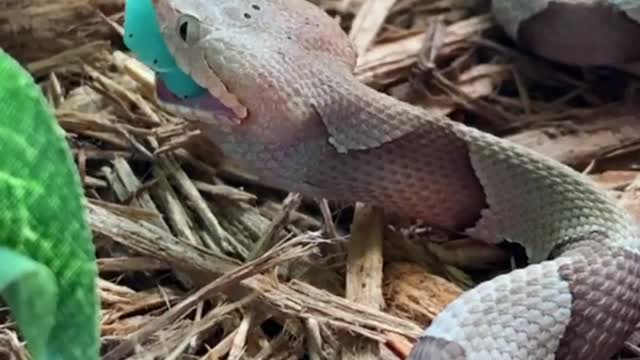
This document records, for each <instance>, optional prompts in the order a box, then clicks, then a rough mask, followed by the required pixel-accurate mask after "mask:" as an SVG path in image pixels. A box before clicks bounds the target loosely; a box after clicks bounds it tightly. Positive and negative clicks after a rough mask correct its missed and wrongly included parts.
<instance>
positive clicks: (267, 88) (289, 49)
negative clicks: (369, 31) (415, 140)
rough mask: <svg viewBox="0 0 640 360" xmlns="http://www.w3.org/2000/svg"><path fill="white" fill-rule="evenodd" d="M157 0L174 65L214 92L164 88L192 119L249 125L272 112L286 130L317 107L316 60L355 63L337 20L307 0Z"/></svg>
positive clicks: (162, 93) (162, 95)
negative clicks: (187, 95) (176, 93)
mask: <svg viewBox="0 0 640 360" xmlns="http://www.w3.org/2000/svg"><path fill="white" fill-rule="evenodd" d="M153 2H154V6H155V8H156V12H157V16H158V23H159V25H160V28H161V32H162V34H163V37H164V39H165V42H166V44H167V47H168V48H169V51H170V52H171V53H172V55H173V56H174V57H175V60H176V63H177V64H178V66H179V67H180V68H181V69H182V70H183V71H185V72H186V73H188V74H189V75H190V76H191V77H192V78H193V79H194V80H195V81H196V82H197V83H198V84H199V85H200V86H202V87H205V88H207V89H208V91H209V94H207V95H206V96H203V97H201V98H198V99H188V100H184V99H178V98H175V97H172V96H171V94H170V92H169V91H167V89H158V97H159V99H160V101H161V102H163V103H164V105H167V106H168V107H170V108H171V109H172V110H174V111H176V112H178V113H179V114H180V115H182V116H184V117H186V118H188V119H191V120H197V121H200V122H204V123H209V124H215V125H221V124H223V125H228V124H235V125H242V126H251V124H256V123H257V122H258V120H260V119H266V118H268V119H269V120H277V122H278V124H277V126H278V130H282V129H283V127H286V123H290V124H291V123H293V122H295V121H300V119H305V118H307V117H308V116H310V113H312V111H313V109H312V107H311V106H308V104H307V103H305V99H310V98H312V94H311V93H310V92H311V91H312V90H313V89H312V88H313V86H314V84H311V83H309V82H308V81H318V80H315V79H316V78H317V76H315V77H314V76H305V75H310V74H313V75H316V74H317V72H321V71H324V70H325V69H322V68H321V67H320V66H318V65H317V64H320V63H321V62H319V61H317V59H318V58H326V59H327V60H328V61H326V63H333V64H336V63H338V64H340V65H341V66H342V67H343V68H344V69H348V70H349V71H350V70H352V69H353V67H354V66H355V54H354V51H353V49H352V47H351V43H350V41H349V40H348V38H347V36H346V34H345V33H344V32H343V31H342V29H341V28H340V27H339V25H338V24H337V22H336V21H334V20H333V19H331V18H330V17H329V16H327V14H326V13H324V12H323V11H322V10H320V9H319V8H317V7H316V6H314V5H312V4H310V3H308V2H307V1H305V0H215V1H210V0H154V1H153ZM305 81H307V82H305ZM220 119H223V121H221V120H220ZM225 120H231V121H225ZM287 120H290V121H287ZM267 122H268V121H267ZM261 123H263V124H262V126H263V127H264V125H265V124H264V123H265V121H261Z"/></svg>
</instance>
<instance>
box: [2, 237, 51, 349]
mask: <svg viewBox="0 0 640 360" xmlns="http://www.w3.org/2000/svg"><path fill="white" fill-rule="evenodd" d="M0 294H1V295H2V297H3V298H4V299H5V300H6V302H7V303H8V304H9V306H10V307H11V309H12V314H13V317H14V318H15V319H16V321H17V322H18V324H20V329H21V331H22V334H23V336H24V338H25V339H26V340H27V348H28V349H29V351H30V352H31V354H32V356H33V357H34V358H35V359H40V358H42V357H43V354H44V351H45V348H46V344H47V339H48V338H49V332H50V331H51V328H52V327H53V325H54V324H55V320H56V316H55V311H56V305H57V300H58V289H57V286H56V279H55V277H54V276H53V273H52V272H51V270H49V269H48V268H47V267H46V266H44V265H42V264H40V263H37V262H35V261H33V260H32V259H30V258H28V257H26V256H23V255H21V254H18V253H17V252H15V251H12V250H9V249H6V248H0Z"/></svg>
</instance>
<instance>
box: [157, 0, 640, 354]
mask: <svg viewBox="0 0 640 360" xmlns="http://www.w3.org/2000/svg"><path fill="white" fill-rule="evenodd" d="M638 4H639V2H638V1H623V0H616V1H614V0H609V1H604V0H564V1H541V0H532V1H506V0H503V1H494V2H493V4H492V13H493V15H494V18H495V19H496V21H497V22H498V23H499V24H500V25H501V26H502V28H503V29H504V31H505V33H506V34H508V35H509V36H511V37H512V38H513V40H515V41H516V42H517V43H518V44H519V45H521V46H522V48H523V49H527V50H528V51H530V52H531V53H532V54H535V55H538V56H541V57H544V58H547V59H549V60H550V61H556V62H564V63H569V64H578V65H611V64H619V63H630V62H633V61H635V60H637V57H638V56H639V55H640V48H638V47H637V46H632V45H631V41H632V40H635V39H637V38H638V36H636V35H639V34H640V33H639V31H640V25H638V23H637V20H638V12H637V8H638V6H639V5H638ZM153 6H154V7H155V10H156V13H157V14H156V16H157V20H158V24H159V25H158V26H159V27H160V31H161V33H162V38H163V39H164V41H165V43H166V46H167V48H168V49H169V51H170V53H171V55H172V56H173V57H174V58H175V62H176V64H177V67H178V68H180V69H182V70H183V71H184V72H185V73H186V74H188V75H189V76H190V77H191V78H192V79H193V80H194V81H195V82H196V83H197V84H198V85H199V86H201V87H202V88H204V89H206V92H205V93H204V94H201V95H199V96H197V97H180V96H176V95H175V94H173V93H172V92H171V89H170V88H169V87H168V86H167V85H166V84H164V83H163V81H162V79H158V81H157V83H156V97H157V99H158V100H159V103H160V104H162V107H163V108H165V109H166V110H169V111H172V112H174V113H176V114H178V115H180V116H182V117H183V118H185V119H187V120H188V121H191V122H193V123H194V124H197V126H198V127H199V129H200V130H201V132H202V134H204V135H205V136H207V137H208V138H210V139H211V140H212V141H213V142H215V143H216V144H217V145H218V146H219V147H220V148H221V149H222V150H223V152H224V153H225V154H226V155H227V156H229V157H230V158H233V159H235V160H237V161H240V162H242V163H243V164H244V165H245V166H247V167H249V168H250V169H251V170H252V171H253V172H254V173H255V174H256V175H258V176H259V177H260V179H261V180H262V181H264V182H265V183H266V184H269V185H272V186H274V187H278V188H281V189H285V190H288V191H292V192H298V193H301V194H303V195H305V196H309V197H314V198H325V199H329V200H338V201H341V202H343V203H344V202H363V203H367V204H371V205H374V206H379V207H382V208H384V210H385V212H388V213H390V214H394V215H398V216H401V217H405V218H408V219H417V220H421V221H424V222H425V223H427V224H431V225H433V226H437V227H439V228H443V229H448V230H451V231H455V232H457V233H460V234H465V235H466V236H469V237H471V238H474V239H478V240H481V241H484V242H487V243H490V244H497V243H501V242H512V243H517V244H519V245H520V246H522V247H523V248H524V249H525V251H526V256H527V260H528V265H527V266H525V267H522V268H518V269H515V270H513V271H510V272H508V273H505V274H502V275H499V276H496V277H494V278H492V279H491V280H488V281H484V282H481V283H480V284H478V285H476V286H475V287H473V288H471V289H469V290H468V291H465V292H464V293H463V294H462V295H460V296H459V297H458V298H457V299H455V300H454V301H452V302H451V303H450V304H449V305H448V306H447V307H446V308H445V309H444V310H443V311H442V312H440V313H439V314H438V315H437V317H436V318H435V319H433V321H432V322H431V323H430V324H429V326H428V327H427V328H426V329H425V330H424V332H423V334H422V335H421V336H420V337H419V338H418V339H417V342H416V343H415V345H414V346H413V349H412V351H411V354H410V355H409V358H410V359H414V360H417V359H432V360H433V359H453V360H462V359H468V360H471V359H474V360H475V359H582V360H586V359H607V358H609V357H610V356H612V355H613V354H614V353H615V352H616V351H618V350H619V349H620V348H621V346H622V345H623V343H624V341H626V339H627V338H628V337H629V336H630V334H631V333H632V332H633V330H634V327H635V326H636V324H637V323H638V321H639V320H640V296H638V293H639V291H640V253H639V248H640V240H639V237H638V227H637V224H636V223H635V222H634V221H633V219H632V217H631V215H630V214H629V213H628V212H627V211H626V210H624V209H623V208H621V207H620V206H618V205H617V204H616V202H615V201H614V200H613V199H612V198H611V197H610V196H609V195H608V194H607V193H605V192H604V190H602V189H600V188H598V187H597V186H596V185H595V184H593V183H592V181H591V180H590V179H588V178H587V177H586V176H585V175H583V174H582V173H579V172H577V171H576V170H574V169H573V168H571V167H569V166H567V165H565V164H562V163H560V162H558V161H556V160H554V159H551V158H549V157H546V156H544V155H542V154H539V153H537V152H534V151H533V150H530V149H528V148H526V147H523V146H520V145H517V144H515V143H512V142H509V141H507V140H504V139H502V138H499V137H497V136H494V135H491V134H489V133H486V132H483V131H481V130H479V129H476V128H474V127H471V126H467V125H464V124H462V123H460V122H456V121H452V120H451V119H449V118H448V117H446V116H444V115H441V114H438V113H436V112H434V111H430V110H429V108H425V107H419V106H415V105H411V104H408V103H406V102H403V101H400V100H398V99H395V98H393V97H392V96H389V95H387V94H385V93H383V92H381V91H377V90H376V89H373V88H372V87H369V86H367V85H365V84H364V83H362V82H360V81H359V80H358V79H357V78H356V77H355V76H354V69H355V66H356V64H357V55H356V53H355V51H354V47H353V46H352V44H351V42H350V40H349V37H348V35H347V34H346V33H345V32H344V30H343V29H342V28H341V27H340V25H339V24H338V22H337V21H335V19H332V18H331V17H330V16H329V15H328V14H327V13H326V12H325V11H323V10H322V9H320V8H319V7H318V6H316V5H315V4H312V3H310V2H308V1H305V0H216V1H208V0H153Z"/></svg>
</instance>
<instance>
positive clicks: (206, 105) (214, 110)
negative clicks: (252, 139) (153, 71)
mask: <svg viewBox="0 0 640 360" xmlns="http://www.w3.org/2000/svg"><path fill="white" fill-rule="evenodd" d="M155 89H156V98H157V99H158V101H159V103H160V105H161V106H162V107H164V108H166V109H167V110H170V111H172V112H175V113H177V114H178V115H180V116H184V117H185V118H187V119H188V120H196V121H202V122H215V121H216V120H218V119H224V120H227V121H229V122H231V123H236V124H237V123H240V122H241V118H239V117H238V116H237V112H236V111H234V109H232V108H230V107H229V106H227V105H225V104H224V103H223V102H222V101H221V100H220V99H219V98H218V97H216V96H214V95H213V94H212V93H211V92H210V91H206V92H205V93H203V94H202V95H198V96H196V97H190V98H181V97H178V96H176V95H174V94H173V93H172V92H171V90H169V88H168V87H167V85H166V84H165V83H164V81H162V79H160V78H156V87H155Z"/></svg>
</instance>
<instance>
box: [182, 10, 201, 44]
mask: <svg viewBox="0 0 640 360" xmlns="http://www.w3.org/2000/svg"><path fill="white" fill-rule="evenodd" d="M177 31H178V36H180V39H182V41H184V42H185V43H186V44H187V45H194V44H196V43H197V42H198V41H199V40H200V21H199V20H198V19H197V18H196V17H194V16H192V15H182V16H180V18H179V19H178V28H177Z"/></svg>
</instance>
